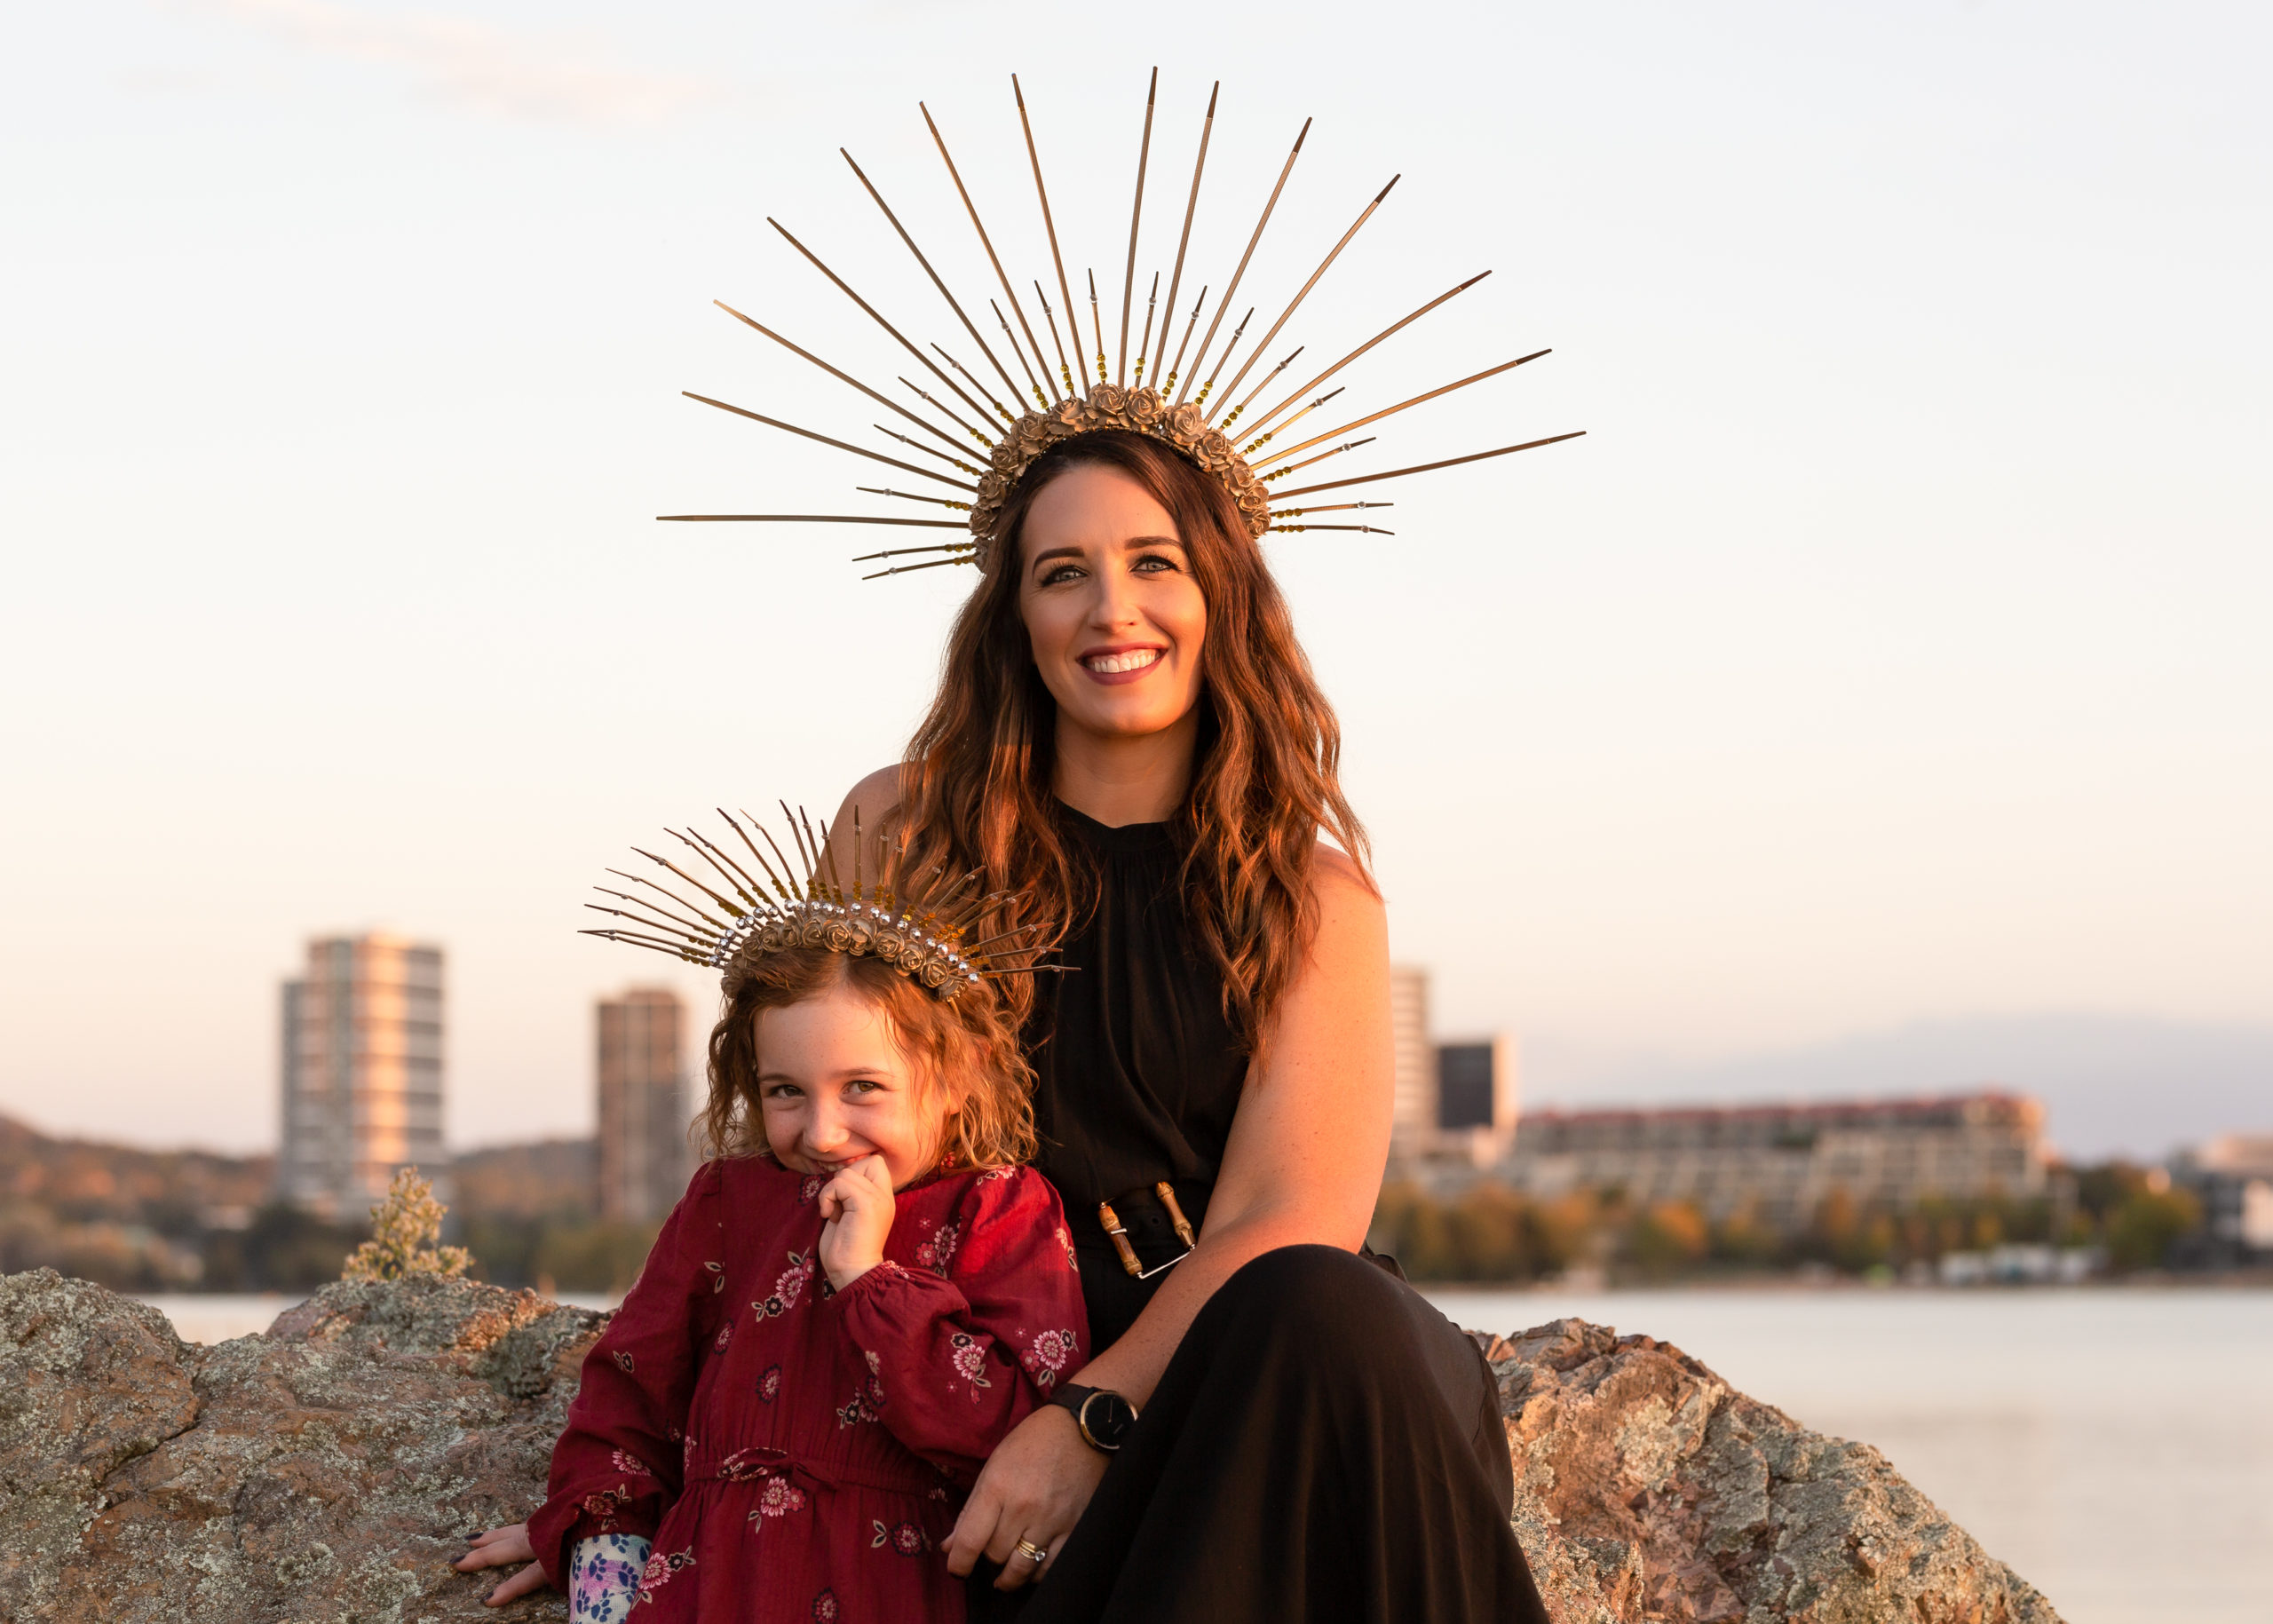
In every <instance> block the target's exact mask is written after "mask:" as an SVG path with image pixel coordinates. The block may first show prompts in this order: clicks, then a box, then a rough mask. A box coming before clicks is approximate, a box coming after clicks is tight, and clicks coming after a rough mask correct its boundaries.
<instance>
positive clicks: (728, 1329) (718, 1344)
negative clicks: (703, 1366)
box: [710, 1319, 734, 1353]
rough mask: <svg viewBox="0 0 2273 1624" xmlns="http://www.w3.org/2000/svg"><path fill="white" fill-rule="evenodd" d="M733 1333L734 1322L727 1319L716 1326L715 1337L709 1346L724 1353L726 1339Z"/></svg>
mask: <svg viewBox="0 0 2273 1624" xmlns="http://www.w3.org/2000/svg"><path fill="white" fill-rule="evenodd" d="M733 1334H734V1322H733V1320H731V1319H729V1320H727V1321H726V1323H725V1324H724V1325H722V1326H720V1327H718V1335H717V1339H716V1340H714V1341H713V1342H712V1343H711V1344H710V1346H711V1347H712V1348H713V1349H714V1350H715V1351H717V1352H720V1353H724V1352H725V1351H726V1339H727V1338H728V1337H730V1336H732V1335H733Z"/></svg>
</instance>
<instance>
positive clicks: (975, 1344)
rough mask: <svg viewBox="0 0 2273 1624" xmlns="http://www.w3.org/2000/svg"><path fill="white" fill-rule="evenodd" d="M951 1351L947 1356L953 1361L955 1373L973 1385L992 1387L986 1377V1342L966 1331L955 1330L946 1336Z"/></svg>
mask: <svg viewBox="0 0 2273 1624" xmlns="http://www.w3.org/2000/svg"><path fill="white" fill-rule="evenodd" d="M947 1345H948V1347H949V1349H950V1350H951V1351H950V1352H949V1353H948V1355H947V1358H948V1359H950V1360H952V1361H953V1362H954V1367H955V1374H957V1375H959V1376H961V1377H962V1379H963V1380H964V1381H966V1382H970V1384H971V1385H972V1386H973V1387H992V1386H994V1383H993V1382H990V1381H988V1380H987V1379H986V1343H983V1342H981V1341H979V1340H978V1338H977V1337H976V1336H973V1335H971V1334H970V1332H968V1331H957V1332H956V1333H955V1334H954V1335H952V1336H950V1337H948V1338H947Z"/></svg>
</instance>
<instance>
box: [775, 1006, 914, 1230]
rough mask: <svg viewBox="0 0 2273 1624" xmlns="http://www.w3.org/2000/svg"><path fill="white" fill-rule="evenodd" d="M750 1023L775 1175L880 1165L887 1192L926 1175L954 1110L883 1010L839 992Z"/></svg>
mask: <svg viewBox="0 0 2273 1624" xmlns="http://www.w3.org/2000/svg"><path fill="white" fill-rule="evenodd" d="M754 1019H755V1021H756V1034H755V1041H756V1050H757V1097H758V1102H759V1104H760V1105H761V1106H762V1107H763V1109H764V1119H765V1142H766V1144H767V1145H768V1146H770V1147H771V1148H772V1152H773V1155H774V1158H775V1160H777V1161H780V1163H781V1165H782V1166H783V1167H785V1168H790V1169H792V1170H793V1171H796V1172H799V1173H821V1174H827V1173H833V1172H835V1171H836V1169H837V1168H842V1167H843V1166H845V1165H846V1164H847V1163H850V1162H853V1161H859V1159H860V1158H861V1157H863V1156H879V1157H882V1158H883V1164H884V1168H885V1170H886V1171H888V1172H889V1173H890V1174H891V1183H892V1188H893V1189H895V1190H897V1189H899V1188H901V1187H902V1186H903V1185H906V1184H912V1183H914V1182H915V1180H916V1179H918V1178H921V1177H922V1176H923V1175H924V1174H926V1173H928V1172H930V1171H931V1164H932V1163H933V1162H934V1161H936V1160H938V1158H939V1148H940V1145H941V1143H942V1141H943V1139H944V1137H945V1136H944V1131H943V1129H944V1125H945V1122H946V1116H947V1113H949V1112H950V1111H951V1110H953V1108H954V1105H955V1102H954V1100H953V1099H952V1098H949V1097H947V1096H946V1090H944V1089H938V1088H931V1087H927V1086H926V1085H925V1083H924V1081H923V1078H922V1077H921V1076H920V1075H919V1074H918V1073H917V1072H916V1070H915V1066H912V1065H911V1064H910V1063H909V1060H908V1058H907V1055H906V1054H905V1053H904V1052H903V1051H902V1050H901V1048H900V1045H899V1037H898V1034H896V1033H895V1032H894V1031H893V1029H892V1025H891V1021H890V1020H889V1019H888V1018H886V1017H885V1015H884V1013H883V1010H879V1009H878V1008H877V1007H876V1006H875V1004H873V1003H870V1002H868V1001H867V999H866V998H863V997H862V996H861V995H860V994H859V993H857V992H855V991H854V990H853V989H852V988H851V987H850V986H843V985H840V986H834V987H831V988H830V989H829V990H828V992H826V993H824V994H821V995H820V996H819V997H817V998H809V999H807V1000H805V1002H803V1003H794V1004H791V1005H789V1006H788V1008H786V1009H780V1010H759V1011H758V1012H757V1014H756V1016H755V1017H754Z"/></svg>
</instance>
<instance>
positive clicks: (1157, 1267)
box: [1097, 1179, 1200, 1280]
mask: <svg viewBox="0 0 2273 1624" xmlns="http://www.w3.org/2000/svg"><path fill="white" fill-rule="evenodd" d="M1152 1193H1153V1194H1154V1195H1155V1196H1157V1197H1158V1198H1159V1199H1160V1205H1161V1207H1162V1208H1166V1209H1167V1212H1168V1222H1169V1223H1170V1224H1174V1225H1175V1226H1176V1239H1177V1240H1181V1241H1183V1242H1184V1250H1183V1251H1181V1252H1178V1253H1177V1254H1176V1256H1174V1257H1171V1258H1169V1259H1168V1262H1166V1263H1164V1264H1154V1265H1153V1266H1152V1268H1150V1269H1147V1268H1146V1267H1144V1261H1143V1260H1142V1259H1141V1258H1139V1257H1138V1256H1137V1248H1135V1247H1133V1246H1131V1245H1129V1226H1128V1225H1127V1224H1123V1223H1121V1215H1120V1214H1119V1213H1117V1212H1115V1211H1113V1203H1112V1202H1111V1201H1099V1202H1098V1203H1097V1222H1098V1223H1099V1224H1103V1225H1104V1226H1105V1233H1106V1234H1108V1235H1110V1236H1112V1237H1113V1250H1114V1251H1116V1252H1118V1253H1119V1254H1120V1255H1121V1268H1122V1270H1123V1271H1126V1272H1127V1273H1128V1275H1129V1278H1130V1279H1138V1280H1149V1279H1152V1277H1153V1276H1154V1275H1156V1274H1165V1273H1167V1272H1168V1271H1169V1270H1171V1269H1173V1268H1175V1267H1176V1265H1177V1264H1180V1263H1182V1262H1183V1261H1184V1259H1185V1258H1187V1257H1189V1256H1192V1248H1194V1247H1196V1246H1198V1245H1199V1244H1200V1241H1199V1239H1198V1237H1196V1236H1195V1235H1193V1233H1192V1221H1191V1220H1190V1219H1188V1218H1186V1217H1185V1216H1184V1208H1181V1207H1179V1206H1177V1205H1176V1189H1175V1187H1174V1186H1173V1185H1171V1184H1169V1183H1168V1181H1167V1180H1166V1179H1162V1180H1160V1183H1158V1184H1154V1185H1153V1186H1152ZM1121 1199H1122V1200H1128V1199H1129V1198H1128V1197H1126V1196H1123V1197H1122V1198H1121Z"/></svg>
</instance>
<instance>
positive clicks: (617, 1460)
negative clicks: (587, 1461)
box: [608, 1449, 655, 1477]
mask: <svg viewBox="0 0 2273 1624" xmlns="http://www.w3.org/2000/svg"><path fill="white" fill-rule="evenodd" d="M608 1463H609V1464H610V1465H612V1466H614V1468H615V1470H618V1471H620V1472H630V1474H631V1475H632V1476H633V1477H653V1476H654V1475H655V1474H654V1473H653V1472H652V1471H649V1470H647V1463H646V1462H645V1461H642V1460H641V1459H640V1458H639V1457H638V1455H636V1454H632V1453H631V1452H630V1450H627V1449H618V1450H616V1451H614V1453H613V1454H610V1455H609V1457H608Z"/></svg>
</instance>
